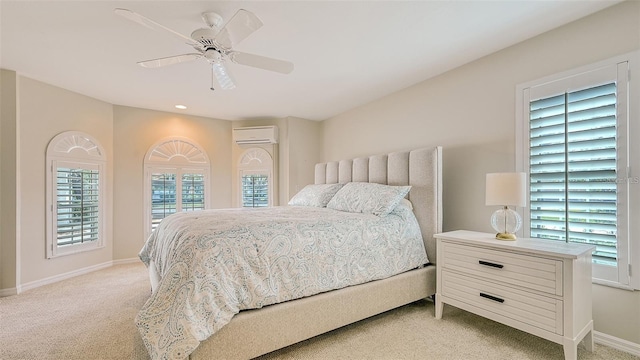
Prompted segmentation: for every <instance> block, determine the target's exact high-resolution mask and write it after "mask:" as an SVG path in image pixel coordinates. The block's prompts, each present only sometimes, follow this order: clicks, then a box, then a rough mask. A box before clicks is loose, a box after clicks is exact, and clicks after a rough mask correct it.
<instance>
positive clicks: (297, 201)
mask: <svg viewBox="0 0 640 360" xmlns="http://www.w3.org/2000/svg"><path fill="white" fill-rule="evenodd" d="M342 186H344V184H314V185H307V186H305V187H304V188H302V190H300V191H299V192H298V193H297V194H295V195H294V196H293V197H292V198H291V200H290V201H289V205H296V206H315V207H326V206H327V203H328V202H329V200H331V198H332V197H333V196H334V195H335V194H336V193H337V192H338V190H340V188H342Z"/></svg>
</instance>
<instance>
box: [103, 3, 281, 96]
mask: <svg viewBox="0 0 640 360" xmlns="http://www.w3.org/2000/svg"><path fill="white" fill-rule="evenodd" d="M114 12H115V13H116V14H117V15H120V16H122V17H124V18H125V19H128V20H131V21H133V22H136V23H138V24H140V25H143V26H145V27H148V28H151V29H154V30H157V29H160V30H163V31H165V32H168V33H170V34H172V35H174V36H176V37H178V38H180V39H181V40H182V41H184V42H186V43H187V44H188V45H191V46H192V47H193V48H194V49H195V50H196V51H197V53H189V54H182V55H176V56H170V57H165V58H159V59H152V60H145V61H140V62H138V65H140V66H142V67H145V68H158V67H163V66H167V65H173V64H177V63H181V62H187V61H191V60H195V59H201V58H204V59H205V60H207V61H208V62H209V64H210V65H211V77H212V79H211V81H212V83H211V90H214V86H213V83H214V79H215V80H217V83H218V85H219V88H221V89H224V90H230V89H233V88H235V87H236V85H235V81H234V80H233V76H232V75H231V73H230V71H229V69H228V68H227V66H226V61H227V60H229V61H230V62H232V63H235V64H240V65H245V66H251V67H255V68H259V69H263V70H269V71H274V72H278V73H281V74H289V73H291V71H293V63H291V62H289V61H284V60H278V59H273V58H269V57H265V56H261V55H255V54H249V53H243V52H238V51H234V50H233V46H234V45H237V44H238V43H240V42H241V41H242V40H244V39H245V38H247V37H248V36H249V35H251V34H253V33H254V32H255V31H256V30H258V29H259V28H260V27H262V21H260V19H258V17H257V16H255V15H254V14H253V13H252V12H250V11H247V10H244V9H240V10H238V11H237V12H236V13H235V15H233V17H232V18H231V19H230V20H229V21H228V22H227V23H226V24H224V26H222V23H223V21H224V20H223V18H222V16H220V15H219V14H217V13H215V12H204V13H202V20H203V21H204V23H205V24H207V26H208V27H207V28H200V29H196V30H194V31H193V32H192V33H191V37H187V36H184V35H182V34H180V33H179V32H177V31H174V30H171V29H169V28H167V27H165V26H163V25H160V24H159V23H157V22H155V21H153V20H151V19H148V18H146V17H144V16H142V15H140V14H138V13H135V12H133V11H131V10H128V9H115V10H114Z"/></svg>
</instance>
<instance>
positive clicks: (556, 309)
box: [434, 230, 595, 360]
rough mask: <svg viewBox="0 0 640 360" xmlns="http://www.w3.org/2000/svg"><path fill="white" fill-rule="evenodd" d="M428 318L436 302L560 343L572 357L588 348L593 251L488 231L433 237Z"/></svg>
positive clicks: (571, 359)
mask: <svg viewBox="0 0 640 360" xmlns="http://www.w3.org/2000/svg"><path fill="white" fill-rule="evenodd" d="M434 237H435V238H436V239H437V246H438V248H437V249H438V250H437V260H438V261H437V263H438V265H437V283H436V284H437V285H436V286H437V287H436V289H437V290H436V309H435V310H436V319H441V318H442V310H443V306H444V304H445V303H446V304H449V305H452V306H455V307H457V308H460V309H463V310H466V311H469V312H472V313H475V314H477V315H480V316H483V317H486V318H488V319H491V320H494V321H497V322H500V323H502V324H505V325H508V326H511V327H514V328H516V329H519V330H522V331H526V332H528V333H530V334H533V335H536V336H539V337H541V338H544V339H547V340H550V341H553V342H555V343H558V344H561V345H562V346H563V348H564V357H565V359H567V360H574V359H577V354H578V352H577V346H578V343H580V341H581V340H583V339H584V344H585V347H586V348H587V350H589V351H593V319H592V315H591V253H592V252H593V250H595V247H594V246H591V245H583V244H573V243H565V242H560V241H552V240H541V239H518V240H516V241H502V240H496V239H495V235H494V234H487V233H479V232H473V231H462V230H460V231H451V232H446V233H441V234H436V235H434Z"/></svg>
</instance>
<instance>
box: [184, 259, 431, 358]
mask: <svg viewBox="0 0 640 360" xmlns="http://www.w3.org/2000/svg"><path fill="white" fill-rule="evenodd" d="M435 284H436V267H435V265H429V266H426V267H424V268H420V269H415V270H411V271H408V272H405V273H402V274H398V275H395V276H393V277H390V278H387V279H383V280H378V281H373V282H369V283H365V284H361V285H355V286H350V287H347V288H343V289H340V290H334V291H330V292H325V293H321V294H318V295H314V296H310V297H306V298H302V299H297V300H292V301H287V302H284V303H279V304H274V305H270V306H266V307H264V308H262V309H256V310H246V311H241V312H240V313H239V314H237V315H236V316H234V318H233V321H231V322H230V323H229V324H227V325H225V326H224V327H223V328H222V329H220V331H218V332H217V333H215V334H214V335H213V336H211V337H210V338H209V339H207V341H204V342H202V343H201V344H200V346H199V347H198V348H197V349H196V350H195V351H194V352H193V353H192V354H191V355H190V357H189V359H191V360H205V359H206V360H211V359H251V358H254V357H256V356H260V355H263V354H266V353H269V352H271V351H274V350H277V349H281V348H283V347H286V346H289V345H292V344H295V343H297V342H300V341H303V340H306V339H309V338H312V337H314V336H316V335H320V334H323V333H326V332H327V331H331V330H334V329H337V328H340V327H342V326H345V325H348V324H351V323H354V322H356V321H359V320H362V319H366V318H368V317H370V316H373V315H377V314H380V313H383V312H385V311H388V310H391V309H394V308H397V307H399V306H402V305H406V304H409V303H412V302H414V301H417V300H420V299H424V298H426V297H429V296H432V295H433V294H435V292H436V289H435Z"/></svg>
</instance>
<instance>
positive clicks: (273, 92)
mask: <svg viewBox="0 0 640 360" xmlns="http://www.w3.org/2000/svg"><path fill="white" fill-rule="evenodd" d="M617 2H619V1H617V0H616V1H604V0H601V1H506V0H504V1H482V0H476V1H455V0H449V1H223V2H219V1H83V2H81V1H50V0H49V1H6V0H1V1H0V12H1V13H0V15H1V23H0V30H1V38H0V39H1V42H0V46H1V47H0V55H1V57H0V66H1V67H2V68H5V69H10V70H15V71H17V72H18V73H20V74H21V75H24V76H27V77H30V78H33V79H36V80H40V81H43V82H46V83H49V84H52V85H56V86H59V87H62V88H65V89H68V90H71V91H75V92H78V93H81V94H84V95H87V96H91V97H94V98H97V99H100V100H103V101H106V102H109V103H112V104H118V105H126V106H133V107H140V108H147V109H155V110H162V111H169V112H181V111H180V110H177V109H175V108H174V105H176V104H184V105H186V106H188V109H187V110H184V112H185V113H188V114H192V115H200V116H206V117H211V118H217V119H227V120H238V119H259V118H274V117H275V118H281V117H286V116H295V117H301V118H305V119H311V120H324V119H327V118H330V117H332V116H335V115H337V114H340V113H342V112H344V111H347V110H349V109H352V108H355V107H357V106H360V105H363V104H366V103H368V102H370V101H373V100H375V99H377V98H380V97H383V96H385V95H387V94H390V93H393V92H395V91H398V90H400V89H403V88H406V87H408V86H410V85H413V84H416V83H418V82H421V81H423V80H425V79H428V78H430V77H433V76H435V75H438V74H440V73H443V72H445V71H447V70H450V69H452V68H455V67H457V66H460V65H462V64H465V63H467V62H470V61H473V60H475V59H478V58H480V57H482V56H485V55H488V54H490V53H492V52H495V51H497V50H500V49H503V48H505V47H508V46H510V45H512V44H515V43H518V42H520V41H523V40H525V39H528V38H531V37H533V36H536V35H538V34H541V33H543V32H545V31H548V30H550V29H553V28H555V27H558V26H560V25H562V24H565V23H568V22H571V21H574V20H576V19H578V18H581V17H584V16H586V15H588V14H591V13H594V12H597V11H599V10H601V9H603V8H605V7H608V6H610V5H612V4H615V3H617ZM116 7H118V8H127V9H130V10H133V11H135V12H137V13H139V14H141V15H144V16H146V17H148V18H150V19H153V20H155V21H156V22H158V23H160V24H162V25H164V26H166V27H169V28H171V29H173V30H175V31H177V32H179V33H182V34H184V35H186V36H188V35H189V34H190V33H191V32H192V31H193V30H195V29H196V28H199V27H203V25H204V23H203V22H202V20H201V18H200V14H201V13H202V12H205V11H216V12H218V13H219V14H221V15H222V16H223V17H224V18H225V20H228V19H229V18H230V17H231V16H232V15H233V14H234V13H235V12H236V10H237V9H239V8H244V9H246V10H249V11H251V12H253V13H255V14H256V15H257V16H258V17H259V18H260V19H261V20H262V22H263V23H264V26H263V27H262V28H260V29H259V30H258V31H256V32H255V33H254V34H252V35H251V36H250V37H248V38H247V39H245V40H244V41H243V42H241V43H240V44H239V45H237V46H235V48H234V49H235V50H238V51H243V52H249V53H255V54H259V55H263V56H269V57H273V58H278V59H283V60H288V61H291V62H293V63H294V64H295V69H294V71H293V72H292V73H291V74H289V75H282V74H279V73H272V72H268V71H264V70H259V69H254V68H250V67H246V66H242V65H237V64H230V65H228V67H229V68H230V70H231V72H232V73H233V75H234V77H235V80H236V84H237V88H236V89H234V90H229V91H223V90H216V91H211V90H209V87H210V82H211V74H210V70H209V67H208V64H207V62H206V61H204V60H196V61H193V62H189V63H181V64H176V65H172V66H169V67H163V68H158V69H147V68H142V67H140V66H138V65H137V64H136V62H138V61H141V60H148V59H153V58H160V57H167V56H172V55H178V54H184V53H190V52H193V48H191V47H190V46H188V45H186V44H184V43H182V42H181V41H180V40H178V39H177V38H176V37H173V36H171V35H168V34H167V33H164V32H161V31H154V30H151V29H149V28H146V27H143V26H141V25H139V24H136V23H134V22H131V21H128V20H126V19H124V18H122V17H120V16H117V15H116V14H115V13H114V12H113V9H114V8H116Z"/></svg>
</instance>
